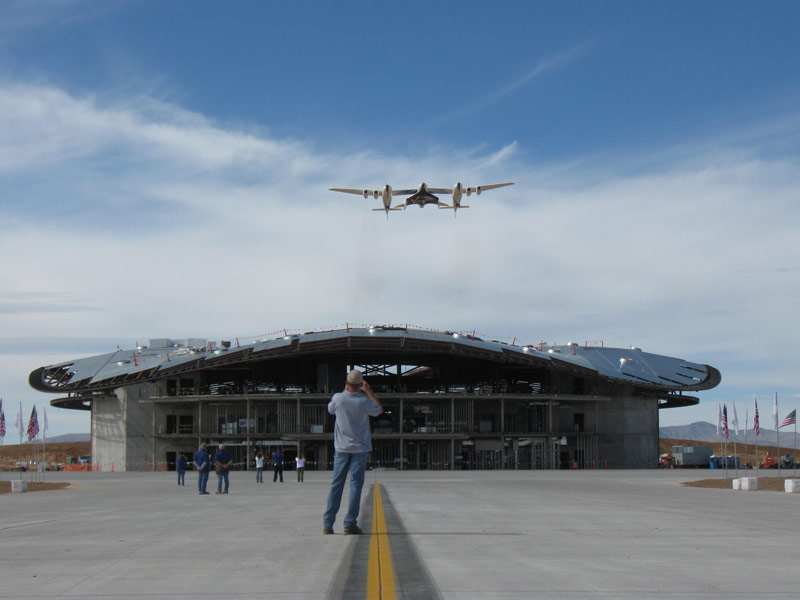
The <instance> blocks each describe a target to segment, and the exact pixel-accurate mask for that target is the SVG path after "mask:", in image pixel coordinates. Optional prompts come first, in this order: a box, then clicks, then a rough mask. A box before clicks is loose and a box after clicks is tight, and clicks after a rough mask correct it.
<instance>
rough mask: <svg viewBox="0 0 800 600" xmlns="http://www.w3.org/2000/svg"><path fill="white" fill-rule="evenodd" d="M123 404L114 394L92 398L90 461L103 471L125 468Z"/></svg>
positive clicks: (122, 469)
mask: <svg viewBox="0 0 800 600" xmlns="http://www.w3.org/2000/svg"><path fill="white" fill-rule="evenodd" d="M125 438H126V430H125V406H124V401H123V400H120V398H118V397H117V396H116V395H115V394H108V395H105V396H102V397H97V396H95V397H94V399H93V400H92V462H93V463H94V464H96V465H98V468H99V469H100V470H103V471H111V470H112V468H113V469H114V470H117V471H124V470H125V462H126V455H125Z"/></svg>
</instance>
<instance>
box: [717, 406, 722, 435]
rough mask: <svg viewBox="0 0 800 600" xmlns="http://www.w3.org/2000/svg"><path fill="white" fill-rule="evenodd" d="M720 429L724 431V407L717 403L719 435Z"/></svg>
mask: <svg viewBox="0 0 800 600" xmlns="http://www.w3.org/2000/svg"><path fill="white" fill-rule="evenodd" d="M720 429H722V405H721V404H720V403H719V402H717V435H719V430H720Z"/></svg>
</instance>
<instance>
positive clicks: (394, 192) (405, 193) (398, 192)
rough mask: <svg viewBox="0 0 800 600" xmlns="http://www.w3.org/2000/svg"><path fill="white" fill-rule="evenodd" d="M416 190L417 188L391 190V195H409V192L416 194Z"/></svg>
mask: <svg viewBox="0 0 800 600" xmlns="http://www.w3.org/2000/svg"><path fill="white" fill-rule="evenodd" d="M418 191H419V190H418V189H417V188H414V189H413V190H392V196H410V195H411V194H416V193H417V192H418Z"/></svg>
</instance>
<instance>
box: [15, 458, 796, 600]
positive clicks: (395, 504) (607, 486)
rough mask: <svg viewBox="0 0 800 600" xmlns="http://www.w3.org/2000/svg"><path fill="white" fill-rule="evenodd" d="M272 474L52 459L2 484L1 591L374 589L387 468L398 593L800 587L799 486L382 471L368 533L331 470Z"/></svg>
mask: <svg viewBox="0 0 800 600" xmlns="http://www.w3.org/2000/svg"><path fill="white" fill-rule="evenodd" d="M267 475H271V473H265V483H263V484H257V483H256V482H255V473H246V472H234V473H231V491H230V494H229V495H227V496H225V495H219V496H218V495H214V494H213V491H214V489H215V488H216V477H215V475H214V474H213V473H212V475H211V480H210V481H209V484H210V485H209V490H210V491H212V494H211V495H209V496H199V495H198V494H197V487H196V485H197V476H196V474H195V473H193V472H189V473H187V477H186V486H185V487H178V486H177V485H176V477H175V474H174V473H48V474H47V480H48V481H70V482H71V484H72V485H71V486H70V487H69V488H67V489H64V490H58V491H43V492H29V493H25V494H3V495H0V598H109V599H119V600H122V599H134V598H135V599H142V598H146V599H158V598H165V599H175V598H233V599H249V598H267V599H290V598H299V599H305V598H309V599H311V598H330V599H334V598H348V599H349V598H366V597H367V596H366V589H367V588H366V583H365V579H366V577H367V576H368V567H367V563H368V561H369V552H370V551H369V540H370V538H371V537H373V536H370V535H366V534H369V532H370V531H371V528H372V519H371V517H372V504H371V502H372V498H373V497H374V492H373V484H375V483H378V484H380V491H381V497H382V499H383V507H384V511H385V514H386V532H387V533H386V538H388V541H389V548H390V549H391V554H392V562H393V564H394V571H395V578H396V580H397V582H398V586H397V597H398V598H442V599H473V598H474V599H479V598H480V599H503V600H510V599H523V598H524V599H529V598H533V599H540V598H541V599H557V598H558V599H568V600H578V599H584V598H586V599H612V598H613V599H624V600H634V599H636V600H643V599H648V598H658V599H681V600H688V599H694V598H699V599H703V600H712V599H720V600H722V599H725V600H730V599H731V598H733V599H736V598H741V599H745V598H748V599H749V598H767V599H778V598H797V597H798V596H800V577H798V574H797V573H796V571H797V569H798V567H797V566H796V565H797V563H796V562H795V558H796V553H795V551H796V548H797V547H798V542H800V535H798V534H799V533H800V519H798V516H800V494H786V493H782V492H766V491H757V492H739V491H732V490H714V489H700V488H687V487H684V486H681V485H679V482H680V481H686V480H690V479H700V478H705V477H709V476H715V475H717V476H718V474H717V473H715V472H714V471H707V470H704V471H694V470H692V471H655V470H652V471H516V472H514V471H459V472H450V471H437V472H413V471H412V472H403V473H398V472H393V471H371V472H369V473H368V474H367V483H366V485H365V489H364V492H365V493H364V496H363V498H362V506H363V509H362V515H361V519H360V521H359V524H360V525H361V526H362V528H363V529H364V530H365V535H364V536H360V537H359V536H343V535H341V530H342V525H341V518H342V516H343V512H340V513H339V518H338V520H337V523H336V525H335V526H334V529H335V531H336V533H337V535H333V536H324V535H323V534H322V522H321V519H322V512H323V510H324V507H325V500H326V497H327V492H328V486H329V483H330V477H331V474H330V472H307V473H306V474H305V479H306V481H305V483H302V484H299V483H296V482H295V481H294V473H293V472H291V471H287V472H286V473H285V479H286V482H285V483H283V484H281V483H272V481H271V477H269V478H268V477H267ZM10 477H13V478H18V477H19V475H18V474H12V473H3V474H2V478H3V479H9V478H10ZM28 477H29V474H23V478H26V479H27V478H28ZM346 497H347V491H346V492H345V499H344V501H343V503H342V504H343V506H346ZM375 537H376V538H377V537H380V536H375Z"/></svg>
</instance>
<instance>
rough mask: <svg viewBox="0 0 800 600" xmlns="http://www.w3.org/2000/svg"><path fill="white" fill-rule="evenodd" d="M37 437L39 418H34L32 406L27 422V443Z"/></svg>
mask: <svg viewBox="0 0 800 600" xmlns="http://www.w3.org/2000/svg"><path fill="white" fill-rule="evenodd" d="M37 435H39V418H38V417H37V416H36V405H35V404H34V405H33V410H32V411H31V420H30V421H28V441H29V442H30V441H31V440H32V439H33V438H35V437H36V436H37Z"/></svg>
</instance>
